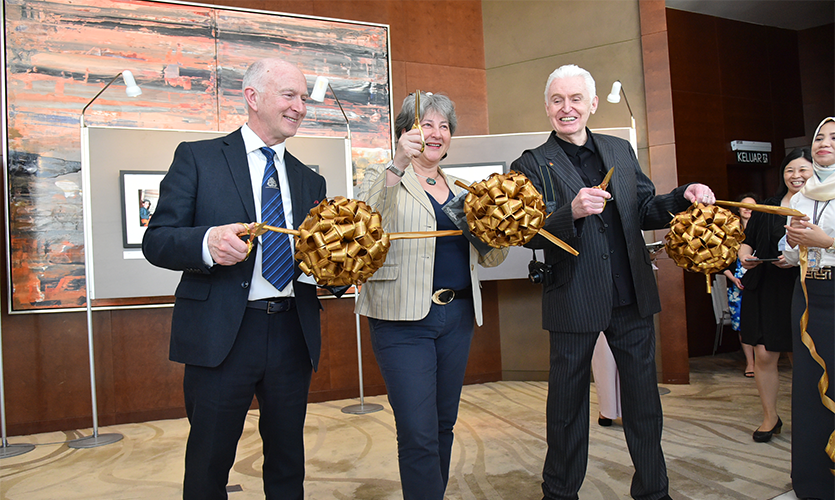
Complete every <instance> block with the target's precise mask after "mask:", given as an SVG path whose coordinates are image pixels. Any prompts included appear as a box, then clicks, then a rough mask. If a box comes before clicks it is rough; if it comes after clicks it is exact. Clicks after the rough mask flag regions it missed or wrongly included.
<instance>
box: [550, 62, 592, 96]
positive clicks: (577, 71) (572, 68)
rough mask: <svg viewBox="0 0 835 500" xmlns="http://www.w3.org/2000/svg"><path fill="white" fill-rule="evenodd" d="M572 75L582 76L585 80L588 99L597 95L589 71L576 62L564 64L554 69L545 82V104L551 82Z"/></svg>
mask: <svg viewBox="0 0 835 500" xmlns="http://www.w3.org/2000/svg"><path fill="white" fill-rule="evenodd" d="M572 76H582V77H583V79H584V80H585V81H586V89H587V90H588V91H589V99H594V96H596V95H597V86H596V85H595V83H594V78H592V76H591V73H589V72H588V71H586V70H584V69H583V68H581V67H579V66H577V65H576V64H565V65H563V66H560V67H559V68H557V69H555V70H554V71H553V73H551V75H550V76H549V77H548V81H547V82H545V104H548V89H550V88H551V83H552V82H553V81H554V80H558V79H562V78H570V77H572Z"/></svg>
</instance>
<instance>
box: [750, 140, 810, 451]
mask: <svg viewBox="0 0 835 500" xmlns="http://www.w3.org/2000/svg"><path fill="white" fill-rule="evenodd" d="M780 173H781V182H780V189H779V190H778V192H777V194H776V195H775V196H773V197H771V198H769V199H767V200H765V201H764V204H766V205H776V206H784V207H788V206H789V203H790V200H791V198H792V196H794V195H795V194H796V193H797V192H798V191H800V190H801V189H802V188H803V186H804V185H805V184H806V180H807V179H808V178H809V177H811V176H812V156H811V153H810V151H809V148H801V149H796V150H794V151H792V152H791V153H789V155H788V156H786V158H785V159H784V160H783V163H782V165H781V166H780ZM785 225H786V217H784V216H780V215H774V214H767V213H763V212H754V214H753V215H751V219H750V221H749V222H748V226H747V227H746V229H745V243H743V244H742V245H741V247H740V249H739V261H740V262H741V263H742V265H743V267H745V268H746V269H747V270H748V271H747V272H746V273H745V276H743V277H742V285H743V286H744V287H745V293H743V294H742V310H741V311H740V326H741V331H742V341H743V342H744V343H746V344H749V345H752V346H754V378H755V380H756V383H757V391H758V392H759V394H760V401H761V402H762V407H763V421H762V424H761V425H760V426H759V427H758V428H757V429H756V430H755V431H754V434H753V438H754V441H757V442H758V443H765V442H768V441H770V440H771V437H772V436H773V435H774V434H780V431H781V430H782V427H783V421H782V420H781V419H780V416H779V415H778V414H777V391H778V389H779V384H780V379H779V375H778V372H777V362H778V361H779V359H780V353H782V352H791V351H792V335H791V331H792V322H791V300H792V299H791V297H792V290H793V289H794V282H795V280H796V279H797V276H798V271H797V268H796V267H794V266H792V265H791V264H790V263H788V262H786V259H785V258H784V257H783V256H782V255H781V250H782V248H779V243H780V241H781V240H782V239H783V236H784V235H785V233H786V231H785ZM770 259H775V260H770Z"/></svg>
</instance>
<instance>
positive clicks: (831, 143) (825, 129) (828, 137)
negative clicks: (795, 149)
mask: <svg viewBox="0 0 835 500" xmlns="http://www.w3.org/2000/svg"><path fill="white" fill-rule="evenodd" d="M812 158H813V159H814V160H815V162H816V163H817V164H818V165H820V166H823V167H828V166H830V165H833V164H835V122H833V121H829V122H826V123H824V124H823V126H822V127H821V129H820V131H818V135H816V136H815V138H814V139H813V140H812Z"/></svg>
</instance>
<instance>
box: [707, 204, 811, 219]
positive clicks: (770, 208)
mask: <svg viewBox="0 0 835 500" xmlns="http://www.w3.org/2000/svg"><path fill="white" fill-rule="evenodd" d="M714 205H720V206H723V207H737V208H747V209H748V210H754V211H756V212H765V213H767V214H774V215H785V216H788V217H805V216H806V215H805V214H804V213H803V212H801V211H799V210H795V209H793V208H789V207H779V206H775V205H759V204H757V203H742V202H739V201H722V200H716V202H715V203H714Z"/></svg>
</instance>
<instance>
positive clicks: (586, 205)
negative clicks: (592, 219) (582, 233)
mask: <svg viewBox="0 0 835 500" xmlns="http://www.w3.org/2000/svg"><path fill="white" fill-rule="evenodd" d="M611 197H612V195H611V194H609V192H608V191H604V190H602V189H597V188H583V189H581V190H580V191H579V192H577V196H575V197H574V199H573V200H572V201H571V215H572V217H574V220H577V219H582V218H583V217H588V216H589V215H593V214H599V213H601V212H602V211H603V207H605V206H606V203H605V202H606V200H608V199H609V198H611Z"/></svg>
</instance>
